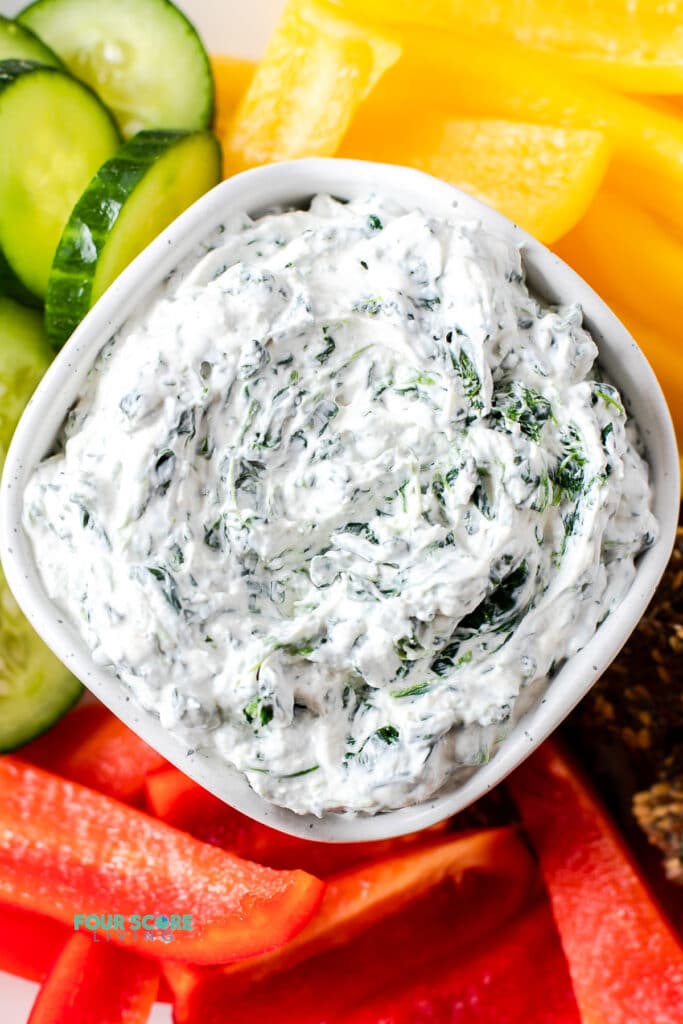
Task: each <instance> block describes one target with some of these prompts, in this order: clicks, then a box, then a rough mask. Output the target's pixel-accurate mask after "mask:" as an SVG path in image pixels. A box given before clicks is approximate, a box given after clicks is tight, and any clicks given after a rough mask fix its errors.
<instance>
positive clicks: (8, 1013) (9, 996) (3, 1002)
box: [0, 0, 284, 1024]
mask: <svg viewBox="0 0 683 1024" xmlns="http://www.w3.org/2000/svg"><path fill="white" fill-rule="evenodd" d="M93 2H94V0H93ZM283 4H284V0H250V2H249V3H248V4H247V3H244V2H243V0H186V2H182V0H181V2H179V3H178V6H179V7H181V8H182V9H183V10H184V11H186V13H187V14H189V15H190V17H191V18H192V19H193V21H194V22H195V24H196V25H197V27H198V28H199V31H200V33H201V35H202V38H203V40H204V43H205V45H206V46H207V49H208V50H209V52H210V53H230V54H236V55H238V56H244V57H257V56H258V55H259V54H260V53H261V51H262V49H263V46H264V44H265V41H266V39H267V38H268V33H269V32H270V29H271V27H272V25H273V23H274V21H275V18H276V17H277V14H278V12H279V10H280V9H281V8H282V6H283ZM25 6H26V3H24V2H22V0H0V14H4V15H5V16H12V15H14V14H16V12H17V11H20V10H21V9H22V8H23V7H25ZM36 991H37V986H36V985H34V984H33V982H29V981H24V980H23V979H21V978H15V977H12V975H9V974H5V973H4V972H3V971H0V1024H24V1022H25V1021H26V1020H27V1018H28V1015H29V1011H30V1008H31V1004H32V1003H33V1000H34V998H35V993H36ZM170 1020H171V1013H170V1010H169V1008H168V1007H167V1006H156V1007H155V1009H154V1012H153V1013H152V1015H151V1017H150V1024H169V1022H170ZM74 1024H77V1022H74Z"/></svg>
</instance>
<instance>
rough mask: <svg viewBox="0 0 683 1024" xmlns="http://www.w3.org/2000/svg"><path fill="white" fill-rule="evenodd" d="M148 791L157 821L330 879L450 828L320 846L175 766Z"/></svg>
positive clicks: (150, 781) (150, 780) (159, 774)
mask: <svg viewBox="0 0 683 1024" xmlns="http://www.w3.org/2000/svg"><path fill="white" fill-rule="evenodd" d="M145 793H146V800H147V806H148V807H149V809H150V810H151V811H152V813H153V814H155V815H156V817H157V818H161V820H162V821H165V822H167V824H169V825H173V826H174V827H175V828H179V829H182V830H183V832H189V833H190V835H193V836H195V837H196V838H197V839H202V840H203V841H204V842H205V843H213V844H214V845H215V846H220V847H221V848H222V849H224V850H231V851H232V852H233V853H237V854H239V856H240V857H246V858H247V859H248V860H255V861H256V862H257V863H258V864H266V865H268V867H271V868H301V869H302V870H303V871H310V872H311V874H314V875H317V876H318V877H319V878H327V877H329V876H330V875H333V874H336V873H337V872H339V871H344V870H346V869H347V868H351V867H353V866H354V865H355V864H362V863H364V862H366V861H369V860H375V859H377V858H379V857H388V856H390V855H391V854H394V853H398V852H400V851H401V850H402V849H405V848H407V847H411V846H413V845H415V844H416V843H424V842H429V841H430V840H432V839H434V837H435V835H436V834H439V833H443V832H444V831H445V830H446V828H447V822H442V823H440V824H439V825H437V826H434V827H433V828H430V829H423V830H422V831H421V832H412V833H410V834H409V835H406V836H400V837H399V838H397V839H382V840H378V841H376V842H370V843H315V842H312V841H311V840H309V839H298V838H297V837H296V836H288V835H285V833H284V832H278V831H277V830H276V829H274V828H269V827H268V826H267V825H262V824H261V823H260V822H258V821H253V820H252V819H251V818H247V817H246V815H244V814H240V812H239V811H236V810H235V809H234V808H233V807H228V806H227V804H224V803H223V802H222V801H221V800H218V799H217V797H215V796H213V795H212V794H211V793H208V792H207V791H206V790H205V789H202V787H201V786H199V785H197V783H196V782H193V781H192V779H189V778H188V777H187V775H184V774H183V773H182V772H181V771H178V769H177V768H174V767H173V766H172V765H167V766H166V767H164V768H161V769H159V770H158V771H154V772H153V773H151V774H150V775H148V776H147V779H146V782H145Z"/></svg>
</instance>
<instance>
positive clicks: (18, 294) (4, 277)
mask: <svg viewBox="0 0 683 1024" xmlns="http://www.w3.org/2000/svg"><path fill="white" fill-rule="evenodd" d="M3 295H7V296H9V298H10V299H16V300H17V302H21V303H23V305H24V306H36V307H37V308H39V309H40V308H42V305H43V304H42V302H41V301H40V299H37V298H36V296H35V295H32V294H31V292H30V291H29V290H28V288H25V287H24V286H23V284H22V283H21V281H20V280H19V278H18V277H17V275H16V274H15V273H14V271H13V270H12V268H11V267H10V265H9V263H8V262H7V260H6V259H5V254H4V252H3V251H2V249H0V297H2V296H3Z"/></svg>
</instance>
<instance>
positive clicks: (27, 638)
mask: <svg viewBox="0 0 683 1024" xmlns="http://www.w3.org/2000/svg"><path fill="white" fill-rule="evenodd" d="M50 358H51V352H50V348H49V345H48V344H47V341H46V338H45V331H44V328H43V324H42V318H41V316H40V314H39V313H37V312H36V311H35V310H32V309H24V308H23V307H22V306H19V305H18V304H17V303H16V302H13V301H12V300H11V299H7V298H2V297H0V471H2V466H3V463H4V461H5V452H6V450H7V447H8V446H9V443H10V440H11V437H12V434H13V433H14V428H15V427H16V425H17V422H18V420H19V417H20V416H21V413H22V411H23V409H24V406H25V405H26V402H27V401H28V400H29V398H30V397H31V394H32V393H33V391H34V389H35V387H36V385H37V383H38V381H39V380H40V378H41V377H42V375H43V373H44V372H45V370H46V369H47V367H48V365H49V363H50ZM81 691H82V686H81V684H80V683H79V682H78V680H77V679H76V678H74V676H72V675H71V673H70V672H68V671H67V669H66V668H65V667H64V666H63V665H62V663H61V662H60V661H58V660H57V658H55V656H54V654H53V653H52V651H51V650H49V648H48V647H46V646H45V644H44V643H43V641H42V640H41V639H40V637H39V636H38V635H37V634H36V633H35V632H34V631H33V629H32V627H31V626H30V624H29V622H28V620H27V619H25V618H24V616H23V614H22V612H21V610H20V608H19V606H18V605H17V603H16V601H15V600H14V597H13V596H12V593H11V591H10V589H9V587H8V586H7V583H6V581H5V577H4V575H3V572H2V568H0V751H2V750H13V749H14V748H15V747H18V746H20V745H21V744H22V743H26V742H27V741H28V740H30V739H33V737H34V736H38V735H39V734H40V733H41V732H43V731H44V730H45V729H47V728H48V727H49V726H51V725H52V724H53V723H54V722H56V721H57V719H58V718H60V717H61V716H62V715H63V714H64V713H65V712H66V711H67V710H68V709H69V708H70V707H71V706H72V704H74V702H75V701H76V700H78V698H79V696H80V694H81Z"/></svg>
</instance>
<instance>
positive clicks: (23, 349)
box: [0, 296, 53, 692]
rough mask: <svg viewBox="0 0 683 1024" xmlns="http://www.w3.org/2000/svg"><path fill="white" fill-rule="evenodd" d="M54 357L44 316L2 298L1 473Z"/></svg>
mask: <svg viewBox="0 0 683 1024" xmlns="http://www.w3.org/2000/svg"><path fill="white" fill-rule="evenodd" d="M52 356H53V352H52V350H51V349H50V346H49V345H48V342H47V338H46V337H45V328H44V327H43V318H42V316H41V315H40V313H38V312H36V311H35V310H33V309H24V307H23V306H20V305H19V304H18V303H17V302H13V301H12V300H11V299H8V298H3V297H2V296H0V470H2V465H3V462H4V457H5V453H6V452H7V449H8V448H9V443H10V441H11V440H12V434H13V433H14V430H15V428H16V425H17V423H18V422H19V417H20V416H21V414H22V412H23V411H24V406H25V405H26V403H27V402H28V400H29V398H30V397H31V395H32V394H33V392H34V391H35V389H36V386H37V385H38V382H39V381H40V378H41V377H42V376H43V374H44V373H45V371H46V370H47V368H48V366H49V365H50V362H51V360H52ZM0 692H2V691H1V690H0Z"/></svg>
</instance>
